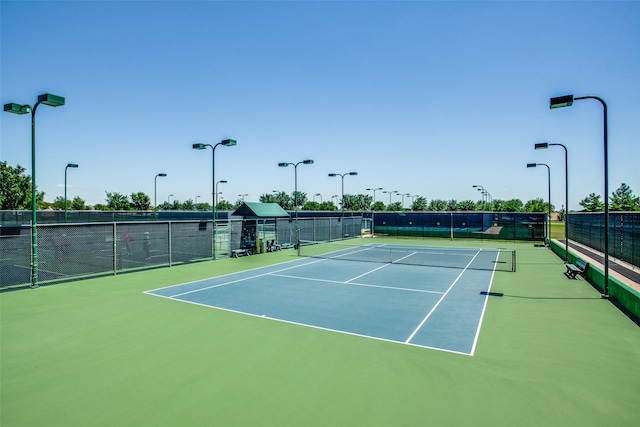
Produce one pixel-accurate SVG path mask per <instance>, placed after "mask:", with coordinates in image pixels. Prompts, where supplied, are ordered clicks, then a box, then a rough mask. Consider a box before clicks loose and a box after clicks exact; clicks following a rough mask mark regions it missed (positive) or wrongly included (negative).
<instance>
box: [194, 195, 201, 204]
mask: <svg viewBox="0 0 640 427" xmlns="http://www.w3.org/2000/svg"><path fill="white" fill-rule="evenodd" d="M199 198H200V196H196V203H195V204H196V206H198V199H199Z"/></svg>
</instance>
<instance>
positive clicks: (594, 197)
mask: <svg viewBox="0 0 640 427" xmlns="http://www.w3.org/2000/svg"><path fill="white" fill-rule="evenodd" d="M579 203H580V206H582V207H583V208H584V211H585V212H602V211H603V210H604V203H603V202H602V200H600V195H599V194H596V193H591V194H589V195H588V196H587V197H585V198H584V199H582V200H580V202H579Z"/></svg>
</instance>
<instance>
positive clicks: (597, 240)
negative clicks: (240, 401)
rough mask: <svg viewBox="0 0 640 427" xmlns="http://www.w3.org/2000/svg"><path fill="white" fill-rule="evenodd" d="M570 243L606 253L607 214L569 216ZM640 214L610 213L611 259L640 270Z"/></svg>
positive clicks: (595, 213) (576, 214) (575, 214)
mask: <svg viewBox="0 0 640 427" xmlns="http://www.w3.org/2000/svg"><path fill="white" fill-rule="evenodd" d="M568 217H569V233H568V234H569V240H574V241H576V242H579V243H582V244H583V245H585V246H589V247H590V248H593V249H595V250H597V251H600V252H604V213H602V212H590V213H587V212H584V213H572V214H569V216H568ZM639 242H640V213H635V212H610V213H609V255H610V256H612V257H614V258H617V259H620V260H622V261H625V262H628V263H629V264H631V265H634V266H636V267H640V243H639Z"/></svg>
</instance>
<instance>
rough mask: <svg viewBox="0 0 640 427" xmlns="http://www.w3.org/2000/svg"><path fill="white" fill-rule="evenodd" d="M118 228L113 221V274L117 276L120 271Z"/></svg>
mask: <svg viewBox="0 0 640 427" xmlns="http://www.w3.org/2000/svg"><path fill="white" fill-rule="evenodd" d="M116 236H117V230H116V223H115V222H114V223H113V275H114V276H115V275H116V274H117V271H118V243H117V240H116Z"/></svg>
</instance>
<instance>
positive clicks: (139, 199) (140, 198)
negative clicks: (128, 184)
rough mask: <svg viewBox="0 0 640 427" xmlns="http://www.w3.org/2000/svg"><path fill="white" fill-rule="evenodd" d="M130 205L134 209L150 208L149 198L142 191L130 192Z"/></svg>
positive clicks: (144, 209)
mask: <svg viewBox="0 0 640 427" xmlns="http://www.w3.org/2000/svg"><path fill="white" fill-rule="evenodd" d="M130 207H131V209H132V210H134V211H148V210H149V209H150V208H151V198H150V197H149V196H147V195H146V194H145V193H143V192H138V193H131V204H130Z"/></svg>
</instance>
